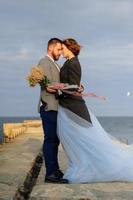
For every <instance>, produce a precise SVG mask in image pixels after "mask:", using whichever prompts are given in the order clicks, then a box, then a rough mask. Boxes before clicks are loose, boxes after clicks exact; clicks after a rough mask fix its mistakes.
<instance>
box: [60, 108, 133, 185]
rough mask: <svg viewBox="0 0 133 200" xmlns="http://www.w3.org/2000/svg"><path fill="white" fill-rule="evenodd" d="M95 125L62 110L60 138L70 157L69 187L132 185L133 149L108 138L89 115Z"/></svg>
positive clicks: (66, 173) (96, 121) (65, 176)
mask: <svg viewBox="0 0 133 200" xmlns="http://www.w3.org/2000/svg"><path fill="white" fill-rule="evenodd" d="M89 113H90V117H91V121H92V125H90V124H89V123H88V122H87V121H86V120H84V119H83V118H81V117H80V116H78V115H76V114H75V113H73V112H71V111H70V110H68V109H66V108H63V107H62V106H59V110H58V136H59V139H60V141H61V143H62V146H63V148H64V151H65V153H66V155H67V157H68V166H67V170H66V171H65V174H64V178H67V179H68V180H69V181H70V183H87V182H106V181H129V182H133V145H132V144H131V145H126V144H124V143H120V142H119V141H118V140H117V139H116V138H113V137H112V136H111V135H109V134H108V133H107V132H106V131H105V130H104V129H103V128H102V126H101V125H100V123H99V122H98V120H97V118H96V117H95V116H94V115H93V113H92V112H91V111H90V109H89Z"/></svg>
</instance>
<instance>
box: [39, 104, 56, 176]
mask: <svg viewBox="0 0 133 200" xmlns="http://www.w3.org/2000/svg"><path fill="white" fill-rule="evenodd" d="M40 116H41V119H42V125H43V130H44V142H43V156H44V161H45V167H46V176H49V175H50V174H52V173H53V172H54V171H56V170H57V169H59V164H58V146H59V139H58V136H57V111H53V110H52V111H45V109H44V106H43V105H42V106H41V107H40Z"/></svg>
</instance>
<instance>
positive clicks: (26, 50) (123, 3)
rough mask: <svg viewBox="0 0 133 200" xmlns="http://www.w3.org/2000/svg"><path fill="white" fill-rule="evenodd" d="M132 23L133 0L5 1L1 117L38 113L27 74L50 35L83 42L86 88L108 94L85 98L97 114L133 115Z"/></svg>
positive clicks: (1, 0)
mask: <svg viewBox="0 0 133 200" xmlns="http://www.w3.org/2000/svg"><path fill="white" fill-rule="evenodd" d="M132 24H133V1H132V0H82V1H81V0H67V1H66V0H51V1H50V0H23V1H22V0H0V116H39V114H38V113H37V104H38V99H39V87H36V88H29V86H28V84H27V82H26V79H25V77H26V75H27V73H28V72H29V70H30V68H31V66H32V65H34V64H37V63H38V61H39V60H40V58H41V57H43V56H44V55H45V54H46V45H47V41H48V40H49V39H50V38H51V37H59V38H62V39H64V38H67V37H73V38H75V39H76V40H77V41H78V42H79V43H80V44H81V45H82V46H83V48H82V51H81V54H80V56H79V59H80V62H81V66H82V83H83V84H84V86H85V91H87V92H88V91H90V92H95V93H97V94H98V95H104V96H107V100H106V101H104V102H103V101H100V100H97V99H94V98H86V101H87V105H88V106H89V107H90V108H91V110H92V111H93V112H94V113H95V114H96V115H98V116H100V115H102V116H103V115H108V116H110V115H117V116H133V106H132V104H133V95H131V96H129V97H127V95H126V94H127V92H128V91H130V92H132V93H133V25H132ZM63 62H64V60H61V61H60V62H59V63H60V64H62V63H63Z"/></svg>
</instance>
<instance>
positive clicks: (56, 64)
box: [47, 54, 60, 72]
mask: <svg viewBox="0 0 133 200" xmlns="http://www.w3.org/2000/svg"><path fill="white" fill-rule="evenodd" d="M47 57H49V58H50V59H51V60H52V62H53V63H54V64H55V66H56V68H57V69H58V71H59V72H60V68H59V66H58V64H57V63H56V62H55V60H54V59H53V58H52V57H51V56H50V55H49V54H47Z"/></svg>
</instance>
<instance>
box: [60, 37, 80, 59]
mask: <svg viewBox="0 0 133 200" xmlns="http://www.w3.org/2000/svg"><path fill="white" fill-rule="evenodd" d="M62 43H63V44H64V45H65V46H66V47H67V48H68V49H69V50H70V51H71V52H72V53H73V54H74V55H75V56H78V55H79V53H80V49H81V46H80V45H79V44H78V42H77V41H76V40H74V39H72V38H68V39H65V40H63V42H62Z"/></svg>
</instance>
